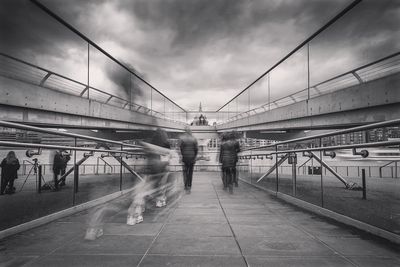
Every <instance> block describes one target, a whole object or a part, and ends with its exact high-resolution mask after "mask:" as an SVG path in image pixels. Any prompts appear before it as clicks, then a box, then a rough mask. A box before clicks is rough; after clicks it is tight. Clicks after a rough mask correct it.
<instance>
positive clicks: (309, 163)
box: [288, 139, 323, 205]
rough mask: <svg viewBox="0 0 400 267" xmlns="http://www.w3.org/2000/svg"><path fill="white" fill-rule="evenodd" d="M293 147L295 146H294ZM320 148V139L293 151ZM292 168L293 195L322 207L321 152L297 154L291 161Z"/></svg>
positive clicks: (297, 147)
mask: <svg viewBox="0 0 400 267" xmlns="http://www.w3.org/2000/svg"><path fill="white" fill-rule="evenodd" d="M292 146H293V145H292ZM319 146H320V141H319V139H311V140H308V141H306V142H305V143H303V144H297V145H294V146H293V149H301V148H304V149H307V148H316V147H319ZM288 161H290V162H291V164H289V165H291V168H292V186H293V192H292V195H293V196H295V197H297V198H299V199H301V200H304V201H307V202H309V203H312V204H315V205H321V201H322V200H321V194H322V191H321V179H322V176H321V175H323V165H322V163H321V153H320V152H319V151H306V152H297V153H296V155H294V154H292V155H291V158H289V160H288Z"/></svg>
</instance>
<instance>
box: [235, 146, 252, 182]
mask: <svg viewBox="0 0 400 267" xmlns="http://www.w3.org/2000/svg"><path fill="white" fill-rule="evenodd" d="M250 162H251V157H250V153H247V152H244V153H241V154H240V155H239V161H238V163H237V167H236V169H237V175H238V178H239V179H241V180H244V181H246V182H248V183H251V180H252V179H251V163H250Z"/></svg>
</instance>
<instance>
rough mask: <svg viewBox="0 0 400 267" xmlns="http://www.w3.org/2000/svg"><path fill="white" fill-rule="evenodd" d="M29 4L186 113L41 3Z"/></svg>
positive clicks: (34, 1)
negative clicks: (36, 7)
mask: <svg viewBox="0 0 400 267" xmlns="http://www.w3.org/2000/svg"><path fill="white" fill-rule="evenodd" d="M31 2H32V3H33V4H35V5H36V6H38V7H39V8H40V9H42V10H43V11H44V12H46V13H47V14H48V15H50V16H51V17H53V18H54V19H55V20H57V21H58V22H59V23H61V24H62V25H64V26H65V27H67V28H68V29H69V30H71V31H72V32H73V33H75V34H76V35H78V36H79V37H80V38H82V39H83V40H85V41H86V42H87V43H88V44H90V45H91V46H93V47H94V48H96V49H97V50H99V51H100V52H101V53H103V54H104V55H105V56H107V57H108V58H109V59H111V60H112V61H114V62H115V63H117V64H118V65H119V66H121V67H122V68H124V69H125V70H126V71H128V72H129V73H131V74H132V75H134V76H135V77H136V78H138V79H139V80H140V81H142V82H143V83H145V84H146V85H147V86H149V87H150V88H152V89H153V90H155V91H156V92H158V93H159V94H160V95H162V96H163V97H165V99H167V100H168V101H170V102H171V103H173V104H174V105H175V106H177V107H178V108H180V109H181V110H182V111H183V112H186V111H185V109H183V108H182V107H181V106H179V105H178V104H176V103H175V102H174V101H172V100H171V99H170V98H168V97H167V96H166V95H164V94H163V93H161V92H160V91H159V90H158V89H157V88H155V87H154V86H152V85H151V84H150V83H148V82H147V81H146V80H145V79H143V78H142V77H140V76H139V75H137V74H136V73H135V72H133V71H132V70H131V69H130V68H128V67H127V66H125V65H124V64H122V63H121V62H120V61H119V60H117V59H116V58H114V57H113V56H111V55H110V54H109V53H107V52H106V51H105V50H104V49H103V48H101V47H100V46H98V45H97V44H96V43H95V42H93V41H92V40H90V39H89V38H88V37H87V36H86V35H84V34H83V33H81V32H80V31H78V30H77V29H76V28H75V27H73V26H72V25H71V24H69V23H68V22H66V21H65V20H64V19H62V18H61V17H60V16H58V15H57V14H55V13H54V12H53V11H51V10H50V9H49V8H47V7H46V6H45V5H43V4H42V3H40V2H39V1H37V0H31Z"/></svg>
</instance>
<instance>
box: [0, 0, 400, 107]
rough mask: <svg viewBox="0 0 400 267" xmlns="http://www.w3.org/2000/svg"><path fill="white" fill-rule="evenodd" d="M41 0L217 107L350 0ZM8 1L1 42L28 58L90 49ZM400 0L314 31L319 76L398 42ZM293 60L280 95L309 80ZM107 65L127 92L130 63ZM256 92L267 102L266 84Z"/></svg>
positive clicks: (114, 50)
mask: <svg viewBox="0 0 400 267" xmlns="http://www.w3.org/2000/svg"><path fill="white" fill-rule="evenodd" d="M41 1H42V2H43V3H44V4H45V5H46V6H48V7H49V8H50V9H52V10H54V11H55V12H56V13H57V14H59V15H60V16H61V17H63V18H64V19H65V20H66V21H68V22H69V23H71V24H72V25H73V26H75V27H76V28H78V29H79V30H80V31H82V32H83V33H84V34H86V35H87V36H89V38H91V39H92V40H94V41H95V42H96V43H98V44H99V45H100V46H101V47H103V48H104V49H105V50H106V51H108V52H109V53H111V54H112V55H113V56H114V57H116V58H119V59H121V60H122V61H123V62H127V63H129V64H130V67H132V66H134V68H133V67H132V68H133V69H134V70H135V72H137V73H141V74H145V76H146V79H148V80H149V81H150V82H151V83H152V84H153V85H154V86H155V87H156V88H158V89H160V90H161V91H162V92H164V93H165V94H166V95H168V96H169V97H170V98H171V99H173V100H176V102H177V103H178V104H181V105H182V106H184V107H185V108H188V109H197V107H198V103H199V102H200V101H201V102H202V103H203V106H204V107H207V108H209V109H216V108H218V107H219V106H221V105H222V104H224V102H225V101H227V100H228V99H229V98H230V97H231V96H233V95H235V94H236V93H237V92H239V91H241V90H242V89H243V88H244V87H246V86H247V85H248V84H249V83H250V82H252V81H253V80H255V79H256V78H257V77H258V76H259V75H260V74H261V73H263V72H264V71H265V70H267V69H268V68H269V67H271V66H272V65H273V64H274V63H275V62H277V61H278V60H279V59H280V58H282V57H283V56H284V55H285V54H286V53H288V52H289V51H290V50H292V49H293V48H294V47H296V46H297V45H298V44H299V43H300V42H301V41H303V40H304V39H306V38H307V37H308V36H309V35H310V34H311V33H313V32H314V31H315V30H317V29H318V28H319V27H321V26H322V25H323V24H324V23H325V22H327V21H328V20H329V19H330V18H331V17H333V16H334V15H335V14H337V13H338V12H339V11H340V10H342V9H343V8H344V7H345V6H346V5H348V4H349V3H350V2H351V0H325V1H321V0H275V1H264V0H256V1H246V0H237V1H236V0H235V1H233V0H135V1H130V0H102V1H97V0H91V1H79V0H70V1H62V0H41ZM0 5H1V7H0V16H1V18H0V20H1V26H0V31H1V36H2V42H1V43H2V44H1V50H4V49H6V50H8V51H13V52H18V53H24V54H25V56H26V57H28V58H29V57H33V56H32V55H35V56H34V58H35V60H39V59H38V55H47V57H48V58H49V60H54V58H65V60H71V57H72V60H73V57H76V59H75V60H79V59H80V58H82V57H83V58H84V56H82V54H84V53H85V49H86V46H85V44H84V42H82V41H81V40H79V38H77V37H76V36H74V35H73V34H72V33H71V32H69V31H68V30H66V29H65V28H63V27H62V26H60V25H59V24H58V23H57V22H54V21H52V19H49V17H48V16H47V15H46V14H45V13H43V12H42V11H41V10H39V9H38V8H37V7H35V6H33V5H32V4H31V3H30V2H29V1H23V0H16V1H15V0H14V1H10V0H6V1H5V0H3V1H1V2H0ZM399 5H400V2H399V1H396V0H381V1H376V0H364V1H362V2H361V4H359V5H358V6H357V7H356V8H355V9H354V10H352V11H351V12H350V13H349V14H347V15H346V16H345V17H343V18H342V19H341V21H339V22H337V23H335V24H334V25H333V26H331V27H330V28H329V29H328V30H327V31H326V32H324V33H323V34H321V36H319V37H318V38H317V39H316V40H314V41H313V42H312V43H311V45H310V56H311V61H312V65H311V67H312V68H311V71H312V75H311V76H312V77H311V78H312V80H313V81H320V80H323V79H327V78H330V77H332V76H334V75H337V74H340V73H343V72H345V71H347V70H349V69H351V68H354V67H357V66H359V65H360V64H363V63H368V62H369V61H372V60H375V59H377V58H379V57H381V56H385V55H386V54H389V53H392V52H395V51H397V50H398V49H399V43H400V42H399V41H398V39H399V30H398V25H399V24H400V22H399V18H400V16H399ZM3 38H4V40H5V41H3ZM71 51H72V52H71ZM74 51H75V52H74ZM76 51H77V52H76ZM302 52H304V50H303V51H302ZM300 53H301V52H300ZM300 53H299V54H300ZM42 62H43V63H46V62H45V61H42ZM127 63H126V64H127ZM287 64H288V66H290V68H287V70H286V73H285V72H284V71H283V72H280V73H279V77H278V78H279V79H276V80H278V81H281V82H280V83H283V84H282V85H279V86H275V87H274V88H275V91H273V92H272V95H273V97H275V98H278V97H281V96H284V95H285V94H288V93H292V92H293V91H295V90H300V89H302V88H301V87H302V86H303V82H302V80H301V79H302V78H304V77H302V76H304V75H303V74H302V72H301V71H298V69H299V68H302V67H303V66H304V60H297V59H296V58H295V57H293V58H291V59H290V60H289V61H288V63H287ZM296 64H297V65H296ZM51 66H56V65H55V64H52V65H51ZM296 66H298V67H296ZM82 68H84V66H83V67H82ZM296 68H297V69H296ZM59 69H60V71H62V66H60V67H59ZM101 69H102V73H101V74H102V75H105V76H106V78H107V79H108V80H109V81H111V82H112V83H113V84H115V85H116V86H117V87H118V88H120V89H121V90H122V92H125V93H126V92H128V91H127V88H128V82H131V81H129V79H128V78H126V77H127V76H126V73H125V72H121V71H120V69H119V68H116V67H115V66H114V67H112V66H106V67H104V66H103V67H101ZM99 73H100V72H99ZM99 73H98V75H100V74H99ZM123 73H125V74H123ZM100 80H101V79H100ZM294 80H295V81H294ZM297 80H301V81H300V82H298V81H297ZM288 81H291V82H288ZM294 85H296V86H294ZM133 86H137V87H138V88H142V89H143V88H144V89H143V90H142V92H143V94H142V95H141V96H140V97H141V98H145V97H147V95H146V94H147V93H148V92H147V91H148V88H147V87H146V86H144V85H143V84H142V83H140V82H139V81H135V82H134V85H133ZM264 87H265V86H264V85H263V84H261V85H260V86H258V87H255V88H260V90H263V89H265V88H264ZM278 89H279V90H278ZM135 91H136V88H135ZM253 95H255V96H257V95H256V94H253ZM216 96H217V97H216ZM138 97H139V96H138ZM243 99H244V98H243ZM255 99H256V101H257V103H260V104H261V103H262V102H263V101H265V100H266V99H265V94H264V95H263V97H259V98H257V97H255ZM240 102H242V100H240Z"/></svg>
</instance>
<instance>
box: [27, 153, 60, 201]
mask: <svg viewBox="0 0 400 267" xmlns="http://www.w3.org/2000/svg"><path fill="white" fill-rule="evenodd" d="M32 161H33V162H31V161H29V160H27V162H28V163H30V164H31V165H32V167H31V169H30V170H29V172H28V175H27V176H26V178H25V181H24V183H23V184H22V186H21V189H20V190H19V192H21V191H22V189H23V188H24V186H25V184H26V181H27V180H28V178H29V176H30V175H31V174H32V172H33V174H34V175H35V177H36V191H37V192H39V193H40V191H41V184H42V183H41V182H42V181H43V184H47V183H46V180H45V179H44V177H43V175H42V171H41V167H42V166H41V165H40V164H39V162H38V159H37V158H34V159H32ZM39 169H40V171H39ZM39 176H40V177H39ZM49 186H50V188H51V189H54V187H52V186H51V185H49Z"/></svg>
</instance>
